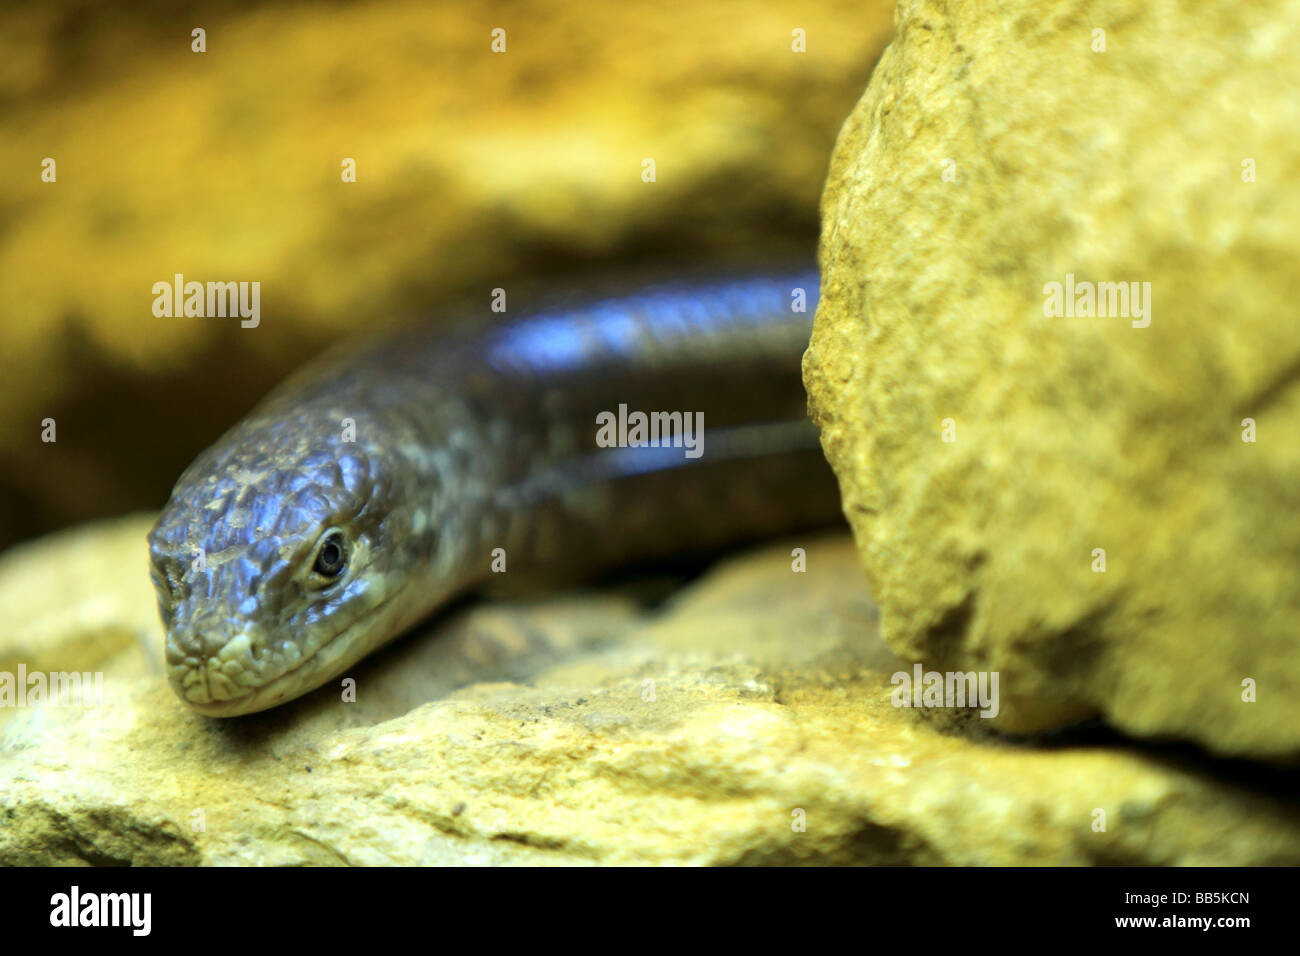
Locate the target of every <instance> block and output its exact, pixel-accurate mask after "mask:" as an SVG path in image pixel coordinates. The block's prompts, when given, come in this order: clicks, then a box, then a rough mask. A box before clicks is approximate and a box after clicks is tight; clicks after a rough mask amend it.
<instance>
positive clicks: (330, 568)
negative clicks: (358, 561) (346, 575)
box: [311, 531, 348, 580]
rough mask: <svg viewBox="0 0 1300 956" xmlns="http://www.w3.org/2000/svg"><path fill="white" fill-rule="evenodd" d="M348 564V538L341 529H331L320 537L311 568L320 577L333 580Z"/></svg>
mask: <svg viewBox="0 0 1300 956" xmlns="http://www.w3.org/2000/svg"><path fill="white" fill-rule="evenodd" d="M347 566H348V540H347V538H346V537H344V535H343V532H342V531H331V532H329V533H328V534H326V535H325V536H324V537H323V538H321V542H320V545H319V547H317V548H316V560H315V562H314V563H313V564H312V568H311V569H312V570H313V571H315V572H316V573H317V574H319V575H320V576H321V577H322V578H328V579H330V580H333V579H334V578H337V577H338V576H339V575H340V574H342V573H343V572H344V571H345V570H346V569H347Z"/></svg>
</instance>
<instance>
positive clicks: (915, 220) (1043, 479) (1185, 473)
mask: <svg viewBox="0 0 1300 956" xmlns="http://www.w3.org/2000/svg"><path fill="white" fill-rule="evenodd" d="M1297 45H1300V4H1298V3H1295V2H1281V0H1270V2H1261V3H1252V4H1248V5H1244V4H1240V3H1235V2H1228V0H1215V2H1205V3H1196V4H1191V3H1179V2H1171V0H1157V2H1154V3H1152V2H1145V0H1144V2H1136V0H1133V2H1118V3H1113V4H1107V5H1104V6H1102V7H1097V6H1096V5H1093V4H1085V3H1067V4H1061V3H1058V2H1054V0H1053V2H1045V0H1016V2H1012V3H1007V4H1002V5H1000V6H998V7H997V9H996V10H993V9H989V8H984V7H980V6H976V5H970V4H962V3H955V2H940V0H904V2H903V3H901V4H900V6H899V10H898V18H897V34H896V38H895V40H894V41H893V43H892V45H891V46H890V47H889V49H888V50H887V51H886V53H885V54H884V56H883V57H882V59H881V61H880V63H879V65H878V68H877V70H876V72H875V74H874V76H873V79H872V81H871V83H870V86H869V87H868V89H867V91H866V93H865V94H864V96H863V97H862V99H861V101H860V102H859V103H858V105H857V107H856V109H855V110H854V111H853V113H852V115H851V116H850V118H849V120H848V121H847V123H846V124H845V126H844V128H843V130H842V131H841V134H840V138H839V141H838V144H837V146H836V148H835V152H834V157H833V159H832V163H831V169H830V174H829V178H828V180H827V184H826V190H825V193H824V197H823V201H822V215H823V234H822V244H821V250H820V256H821V263H822V268H823V296H822V299H821V303H820V307H819V310H818V313H817V323H816V329H815V332H814V335H813V340H812V343H811V346H810V348H809V350H808V352H807V354H806V356H805V360H804V370H805V372H804V374H805V381H806V384H807V386H808V389H809V393H810V402H811V408H812V411H813V414H814V417H815V419H816V421H817V423H818V425H819V426H820V428H821V432H822V442H823V446H824V448H825V449H826V452H827V455H828V457H829V459H830V461H831V463H832V465H833V467H834V468H835V470H836V472H837V474H838V477H839V480H840V484H841V488H842V491H843V497H844V507H845V512H846V514H847V516H848V518H849V520H850V523H851V524H852V526H853V529H854V532H855V538H856V541H857V544H858V548H859V550H860V551H861V554H862V557H863V560H864V564H865V567H866V571H867V577H868V579H869V582H870V586H871V589H872V592H873V594H874V596H875V597H876V599H877V601H878V602H879V606H880V608H881V614H882V622H883V623H882V628H883V632H884V637H885V639H886V640H887V641H888V642H889V644H890V645H891V646H892V647H893V648H894V650H895V651H897V652H898V653H899V654H900V655H901V656H903V657H904V658H906V659H908V660H913V661H915V660H920V661H923V662H924V663H925V666H926V667H927V668H930V667H933V668H936V669H938V670H948V669H957V670H967V669H971V668H979V669H989V670H996V671H998V672H999V673H1000V675H1001V689H1002V694H1003V697H1004V700H1003V707H1002V711H1001V714H1000V715H999V717H998V719H997V725H998V726H999V728H1001V729H1006V730H1013V731H1029V730H1041V729H1043V728H1048V727H1053V726H1057V725H1060V724H1063V723H1066V722H1069V721H1072V720H1076V719H1078V718H1081V717H1087V716H1089V715H1094V714H1099V715H1102V716H1104V718H1105V719H1106V720H1107V721H1109V722H1110V724H1112V725H1113V726H1115V727H1117V728H1119V729H1121V730H1122V731H1124V732H1126V733H1128V734H1132V735H1135V736H1139V737H1147V738H1166V737H1176V738H1183V739H1186V740H1190V741H1194V742H1196V743H1197V744H1198V745H1200V746H1202V747H1204V748H1206V749H1208V750H1209V751H1212V752H1215V753H1219V754H1230V755H1237V756H1247V757H1254V758H1264V759H1267V760H1277V761H1283V762H1290V761H1293V760H1295V759H1296V756H1297V754H1300V440H1298V438H1297V436H1300V335H1298V334H1297V324H1296V303H1297V302H1298V301H1300V269H1297V268H1296V266H1295V263H1296V261H1297V259H1298V258H1300V177H1298V176H1297V172H1298V171H1300V139H1298V138H1297V137H1296V132H1295V131H1296V129H1297V128H1300V58H1297V57H1296V56H1295V55H1294V51H1295V49H1296V48H1297ZM1121 282H1122V283H1136V284H1137V286H1136V291H1137V292H1138V293H1140V295H1141V303H1140V308H1139V307H1137V306H1136V305H1135V303H1134V302H1133V301H1130V302H1129V303H1128V309H1127V314H1123V313H1124V309H1123V305H1124V303H1123V302H1122V300H1121V299H1120V298H1119V292H1118V289H1117V288H1116V289H1113V290H1105V293H1104V296H1103V295H1101V294H1098V295H1097V296H1096V299H1095V300H1094V301H1093V302H1092V303H1091V304H1090V303H1089V302H1088V301H1087V299H1088V293H1085V292H1084V291H1083V290H1084V289H1085V287H1086V286H1088V285H1089V284H1096V283H1121ZM1053 284H1057V285H1056V286H1054V285H1053ZM1067 290H1072V292H1073V297H1072V299H1071V301H1070V304H1072V305H1073V306H1074V308H1073V309H1071V308H1068V307H1067V303H1066V296H1067V295H1068V294H1069V292H1067ZM1093 291H1094V292H1096V291H1097V289H1095V288H1094V290H1093ZM1127 291H1129V292H1130V293H1132V292H1133V291H1134V289H1133V287H1130V288H1129V289H1128V290H1127ZM1112 294H1114V295H1115V299H1114V301H1113V302H1112V301H1111V295H1112ZM1103 297H1104V299H1105V302H1104V306H1105V310H1104V311H1105V312H1106V313H1109V314H1106V315H1103V314H1101V313H1102V311H1103V310H1102V308H1101V306H1102V305H1103V303H1102V302H1101V299H1102V298H1103Z"/></svg>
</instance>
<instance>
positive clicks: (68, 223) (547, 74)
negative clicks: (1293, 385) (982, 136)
mask: <svg viewBox="0 0 1300 956" xmlns="http://www.w3.org/2000/svg"><path fill="white" fill-rule="evenodd" d="M892 7H893V3H892V0H869V2H867V3H862V2H855V0H816V2H814V3H806V2H805V3H800V4H772V3H771V2H769V0H714V2H711V3H709V4H707V5H695V4H689V5H688V4H664V3H660V2H658V0H624V2H620V3H617V4H600V3H564V4H555V3H548V2H545V0H519V2H513V3H511V4H509V5H508V7H502V5H501V4H500V3H497V2H494V0H476V2H471V3H456V4H430V3H428V2H425V0H380V2H375V3H368V4H361V5H344V4H318V5H314V6H313V7H312V9H311V11H310V13H309V15H304V13H303V10H302V9H301V7H300V5H298V4H293V3H258V4H251V5H250V4H240V3H233V4H231V3H222V4H218V5H216V6H215V7H214V6H213V5H211V4H204V5H203V7H202V9H199V8H195V9H193V10H190V9H188V8H175V7H174V5H172V6H171V7H167V6H165V5H163V4H160V3H157V2H156V0H148V2H146V3H144V4H139V5H133V8H132V13H134V14H135V15H131V13H128V12H126V11H123V10H115V9H109V8H107V7H100V6H99V5H95V4H87V3H77V2H67V0H52V2H49V3H25V4H6V5H3V7H0V169H4V170H6V171H7V174H6V175H5V177H4V178H3V180H0V289H3V290H4V302H5V312H4V316H3V327H4V343H5V359H6V363H5V370H6V379H5V383H4V387H3V388H0V422H4V428H2V429H0V547H3V546H4V545H5V544H7V543H9V542H11V541H14V540H18V539H21V538H24V537H29V536H34V535H36V534H39V533H41V532H43V531H45V530H48V529H49V528H51V527H56V526H59V525H68V524H72V523H75V522H77V521H84V520H88V519H90V518H93V517H98V516H103V515H109V514H121V513H124V512H128V511H131V510H133V509H136V508H145V507H150V508H152V507H158V506H159V505H160V504H161V503H162V502H163V501H165V500H166V495H167V491H168V489H169V488H170V487H171V483H172V482H173V481H174V480H175V479H176V476H177V475H178V474H179V473H180V471H181V469H182V468H184V466H185V465H187V464H188V463H189V462H190V460H191V459H192V458H193V457H194V455H195V454H196V453H197V452H198V451H200V450H201V449H202V448H204V447H206V446H207V445H208V444H210V443H211V441H212V440H213V439H215V438H216V437H217V435H219V434H220V433H221V432H222V431H223V430H224V429H225V428H227V427H228V426H229V425H230V424H232V423H233V422H234V421H236V420H237V419H238V418H239V417H240V416H241V415H242V413H243V412H244V411H245V410H246V409H247V408H248V407H249V406H250V405H251V404H252V403H253V402H255V401H256V400H257V399H258V398H260V397H261V396H262V395H263V394H264V393H265V392H266V391H267V390H268V389H269V388H270V387H271V386H273V385H274V384H276V383H277V382H278V381H279V380H280V379H281V378H283V377H284V375H285V374H286V373H288V372H289V371H290V370H291V369H293V368H296V367H297V366H298V365H300V364H301V363H302V362H303V361H304V359H305V358H307V357H308V356H310V355H311V354H312V353H313V352H314V351H316V350H318V349H320V348H321V347H323V346H324V345H326V344H327V343H328V342H330V341H333V340H335V339H339V338H346V337H350V336H356V335H361V334H364V333H366V332H367V331H371V330H375V329H377V328H379V327H380V326H383V325H385V324H391V323H394V322H397V321H401V320H403V319H407V318H411V317H412V316H415V315H419V316H423V317H426V318H428V319H429V320H430V321H436V320H438V319H440V318H444V317H446V316H445V314H443V310H446V309H450V308H451V307H453V306H456V307H460V306H462V305H463V307H464V308H466V309H470V308H472V309H477V310H481V311H482V314H483V315H484V316H485V318H493V317H495V316H494V315H492V313H490V312H488V307H487V303H488V302H489V301H490V299H491V290H493V289H495V288H498V287H500V288H504V289H506V291H507V292H508V293H509V304H510V307H511V309H512V311H515V310H518V309H519V308H522V307H523V306H524V305H525V304H526V303H527V302H528V301H529V299H528V293H529V291H530V289H529V285H528V281H529V280H530V279H532V280H533V281H534V282H536V281H538V280H545V284H546V287H547V288H554V287H560V286H563V285H564V284H565V282H566V281H568V282H571V283H572V284H573V286H575V287H576V288H579V289H580V288H582V287H583V286H584V285H585V283H586V282H587V280H588V279H589V277H590V276H591V275H592V274H593V273H602V272H607V271H610V270H613V269H617V268H620V267H624V268H625V267H626V266H627V265H628V264H629V263H636V262H639V261H642V260H646V259H662V260H666V261H669V262H671V261H674V258H676V259H678V260H680V261H683V262H686V263H692V262H701V261H709V262H716V261H723V262H727V261H730V262H735V263H752V262H753V260H754V258H755V257H756V256H757V255H760V254H765V255H768V256H776V257H778V258H779V257H782V256H785V255H791V256H799V257H810V256H811V249H812V246H813V243H814V242H815V237H816V232H817V218H816V202H817V195H818V193H819V192H820V190H821V184H822V181H823V180H824V179H825V175H826V156H827V154H828V153H829V151H830V147H831V144H832V142H833V141H834V138H835V132H836V130H838V128H839V125H840V123H841V122H842V121H843V118H844V115H845V114H846V113H847V112H848V110H849V108H850V107H851V106H852V104H853V101H854V100H855V99H856V97H857V96H858V93H859V92H860V91H861V89H862V86H863V84H864V83H865V82H866V80H867V77H868V76H869V74H870V70H871V67H872V65H873V64H874V61H875V58H876V56H877V55H878V54H879V51H880V50H881V49H882V48H883V46H884V44H885V42H886V40H887V39H888V36H889V32H890V29H891V26H892V17H891V14H892ZM178 11H179V12H178ZM195 27H203V28H204V29H206V30H207V52H205V53H195V52H193V51H192V50H191V43H192V40H191V36H190V31H191V29H193V28H195ZM498 27H499V28H502V29H504V30H505V31H506V33H505V44H506V45H505V51H504V52H501V53H494V52H493V51H492V48H491V43H492V34H491V31H492V30H493V29H494V28H498ZM796 29H801V30H803V31H805V35H806V50H805V52H802V53H798V52H795V51H793V50H792V48H791V47H792V43H794V40H793V38H792V31H794V30H796ZM47 157H48V158H51V159H53V160H54V161H55V162H56V173H57V180H56V181H55V182H53V183H49V182H43V181H42V179H41V173H42V167H41V163H42V161H43V160H44V159H45V158H47ZM346 157H350V158H352V159H355V160H356V163H357V170H356V182H355V183H344V182H343V181H342V166H341V164H342V161H343V159H344V158H346ZM647 157H649V158H652V159H654V160H655V161H656V163H657V169H656V179H655V182H654V183H653V184H648V183H645V182H643V181H642V162H643V160H644V159H645V158H647ZM176 273H181V274H183V275H184V276H186V278H187V279H188V280H194V281H200V282H207V281H247V282H254V281H256V282H260V283H261V287H260V288H261V319H260V324H259V325H258V326H257V328H255V329H243V328H240V327H239V324H238V320H231V319H223V318H203V319H200V318H195V317H190V318H159V317H156V316H155V315H154V314H153V311H152V309H153V301H154V296H153V292H152V288H153V285H154V283H156V282H159V281H165V280H168V279H170V278H171V277H172V276H174V275H175V274H176ZM46 418H53V419H54V420H55V421H56V422H57V425H58V429H57V437H58V443H57V444H55V445H50V444H46V443H44V442H42V440H41V438H42V424H41V423H42V421H43V420H44V419H46Z"/></svg>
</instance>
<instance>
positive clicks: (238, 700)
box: [168, 595, 397, 717]
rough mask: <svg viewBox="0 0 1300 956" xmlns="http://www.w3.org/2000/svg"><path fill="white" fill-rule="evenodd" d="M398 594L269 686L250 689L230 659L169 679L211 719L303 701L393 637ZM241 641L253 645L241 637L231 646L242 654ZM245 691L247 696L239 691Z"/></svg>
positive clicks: (174, 671) (180, 669) (178, 670)
mask: <svg viewBox="0 0 1300 956" xmlns="http://www.w3.org/2000/svg"><path fill="white" fill-rule="evenodd" d="M396 596H397V595H391V596H389V597H387V598H385V599H384V600H383V601H381V602H380V603H379V604H376V605H375V606H374V607H372V608H370V609H369V610H368V611H367V612H366V613H365V614H364V615H362V616H361V617H359V618H357V619H356V620H354V621H353V622H352V623H351V624H349V625H348V626H347V627H345V628H343V629H342V630H340V631H337V632H335V633H334V634H333V635H332V636H330V637H329V638H328V639H327V640H326V641H325V642H324V643H322V644H321V645H320V646H319V647H317V648H316V650H315V651H313V652H312V653H311V654H309V655H307V656H306V657H304V658H303V659H302V660H301V661H299V662H298V663H297V664H295V665H294V666H293V667H291V668H289V669H288V670H286V671H284V672H283V673H281V674H279V675H277V676H276V677H274V678H272V679H271V680H269V681H267V682H266V683H264V684H261V685H259V686H256V687H252V688H245V687H244V686H243V685H241V684H238V683H236V682H235V681H234V680H233V679H232V678H231V676H230V675H229V674H228V673H227V672H226V671H225V669H224V665H225V664H226V663H228V661H223V660H222V659H221V658H219V657H212V658H209V659H208V660H206V661H201V662H198V663H188V662H181V663H177V664H174V665H172V667H171V672H170V675H169V680H170V683H171V686H172V690H174V691H175V692H176V694H177V696H178V697H180V698H181V700H183V701H185V703H186V704H188V705H189V706H190V707H192V708H193V709H194V710H197V711H198V712H199V713H201V714H205V715H207V716H209V717H237V716H239V715H240V714H252V713H256V712H257V711H259V710H266V709H268V708H271V707H274V706H276V705H277V704H281V703H283V702H285V701H286V700H290V699H292V698H294V697H300V696H302V695H303V694H306V693H308V692H309V691H313V690H315V689H316V688H318V687H320V686H321V685H322V684H325V683H326V682H328V681H330V680H332V679H333V678H335V677H337V676H338V675H339V674H341V673H343V672H344V671H346V670H347V669H348V668H349V667H351V666H352V665H353V664H355V663H356V662H357V661H359V660H360V659H361V658H363V657H365V656H366V655H367V654H369V653H370V651H372V650H373V649H374V648H375V647H377V646H378V645H379V644H381V643H383V642H384V640H387V639H388V637H390V636H392V634H391V632H390V630H389V629H388V628H387V627H386V626H385V625H386V623H387V618H388V616H389V615H388V613H387V612H388V611H389V610H390V608H391V607H392V606H394V598H395V597H396ZM241 642H242V643H245V644H246V643H247V641H246V640H244V639H243V637H242V636H241V637H237V638H235V639H234V640H233V641H231V642H228V643H227V645H226V647H231V646H234V647H235V648H236V650H242V648H241V647H240V644H241ZM168 643H169V644H170V643H171V642H170V641H169V642H168ZM223 650H224V648H223ZM231 659H237V658H231ZM241 690H242V691H243V693H237V692H238V691H241Z"/></svg>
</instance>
